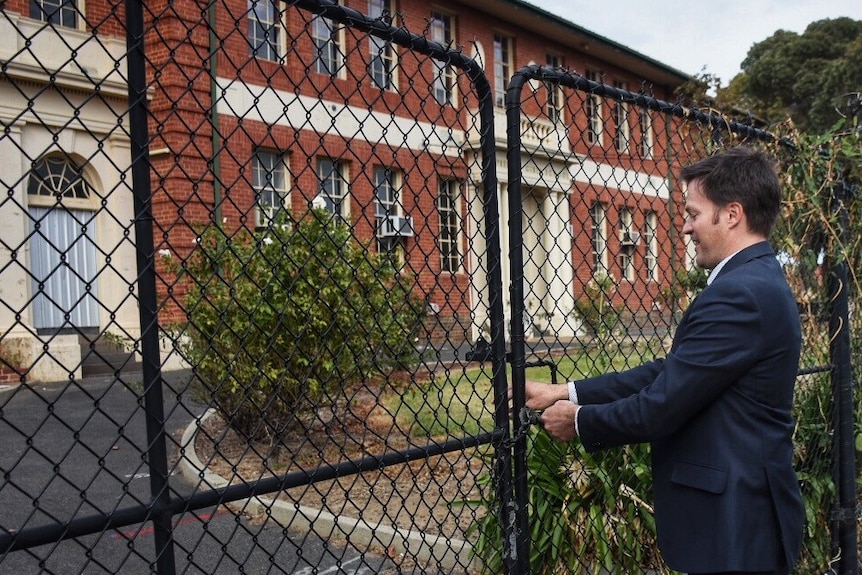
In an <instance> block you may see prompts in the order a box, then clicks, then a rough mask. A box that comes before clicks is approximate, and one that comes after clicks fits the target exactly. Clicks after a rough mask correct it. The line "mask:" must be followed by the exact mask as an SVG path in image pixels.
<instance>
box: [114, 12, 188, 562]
mask: <svg viewBox="0 0 862 575" xmlns="http://www.w3.org/2000/svg"><path fill="white" fill-rule="evenodd" d="M126 48H127V50H128V77H129V134H130V140H131V154H132V157H131V166H132V192H133V194H134V210H135V222H134V223H135V245H136V248H137V250H136V251H137V265H138V306H139V310H140V312H139V313H140V321H141V357H142V371H143V374H142V375H143V381H144V412H145V415H146V428H147V465H148V467H149V470H150V494H151V497H152V499H151V501H150V512H151V514H152V515H151V516H150V517H151V520H152V522H153V537H154V539H155V545H156V549H155V554H156V560H155V565H156V568H155V571H156V572H157V573H158V574H159V575H173V574H174V573H176V563H175V559H174V546H173V535H172V519H173V514H172V513H171V511H170V509H169V508H168V507H169V503H170V489H169V485H168V476H169V473H168V453H167V445H166V434H165V414H164V397H163V395H162V386H163V381H162V373H161V357H160V351H159V317H158V313H159V312H158V303H157V297H156V271H155V267H154V265H155V258H154V257H153V249H154V243H153V213H152V202H151V198H152V189H151V185H150V169H149V166H150V164H149V127H148V119H149V118H148V114H147V70H146V57H145V55H144V6H143V0H129V1H128V2H127V3H126Z"/></svg>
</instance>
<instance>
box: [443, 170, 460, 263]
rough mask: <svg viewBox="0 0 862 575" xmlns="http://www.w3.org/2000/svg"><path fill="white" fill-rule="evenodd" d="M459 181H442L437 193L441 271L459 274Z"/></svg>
mask: <svg viewBox="0 0 862 575" xmlns="http://www.w3.org/2000/svg"><path fill="white" fill-rule="evenodd" d="M459 188H460V184H459V182H458V181H457V180H447V179H441V180H440V183H439V186H438V193H437V214H438V215H439V217H440V236H439V238H438V240H437V243H438V247H439V249H440V258H441V265H440V267H441V270H442V271H444V272H452V273H454V272H457V271H458V270H459V269H460V268H461V250H460V249H459V247H458V231H459V230H460V227H461V224H460V217H459V215H458V190H459Z"/></svg>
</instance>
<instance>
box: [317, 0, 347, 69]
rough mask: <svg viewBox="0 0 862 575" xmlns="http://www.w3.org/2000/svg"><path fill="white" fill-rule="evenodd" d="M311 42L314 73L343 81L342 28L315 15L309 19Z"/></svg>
mask: <svg viewBox="0 0 862 575" xmlns="http://www.w3.org/2000/svg"><path fill="white" fill-rule="evenodd" d="M339 4H340V1H339ZM311 42H312V48H313V50H314V71H315V72H316V73H318V74H322V75H324V76H329V77H331V78H340V79H344V78H345V77H346V75H347V70H346V68H347V59H346V56H345V50H344V47H345V46H344V27H343V26H341V25H338V24H336V23H335V22H333V21H332V20H330V19H329V18H325V17H323V16H321V15H319V14H316V15H315V16H314V17H313V18H312V19H311ZM324 52H326V54H325V55H324ZM324 56H325V57H324ZM329 60H331V62H330V61H329Z"/></svg>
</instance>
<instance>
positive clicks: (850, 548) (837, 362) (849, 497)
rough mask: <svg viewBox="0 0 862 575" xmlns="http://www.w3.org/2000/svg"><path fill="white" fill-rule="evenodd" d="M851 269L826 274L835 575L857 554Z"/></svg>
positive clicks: (837, 200)
mask: <svg viewBox="0 0 862 575" xmlns="http://www.w3.org/2000/svg"><path fill="white" fill-rule="evenodd" d="M850 197H851V186H850V185H849V184H848V183H847V182H846V180H842V181H841V182H840V183H838V184H837V185H836V186H835V187H834V188H833V197H832V204H833V213H834V214H836V215H837V217H838V226H839V234H840V235H839V237H840V241H841V244H842V246H843V245H847V243H848V242H849V240H850V238H849V230H850V215H849V211H848V210H847V201H848V200H849V199H850ZM849 281H850V274H849V264H848V262H847V258H846V257H841V258H840V260H839V261H837V262H834V263H833V264H832V266H831V269H830V283H831V284H832V285H831V289H830V293H831V294H832V298H833V300H832V309H831V316H830V319H829V333H830V335H831V336H832V340H831V343H830V355H831V358H832V386H833V403H834V405H835V408H834V413H835V423H834V426H835V440H834V443H833V445H834V450H833V455H832V457H833V461H834V462H835V472H834V475H835V486H836V489H837V495H838V501H837V505H836V508H835V509H834V510H833V512H832V521H833V525H835V526H836V527H837V533H833V541H834V542H835V543H836V544H837V548H838V552H839V555H838V556H839V557H840V559H839V566H838V575H855V573H856V572H857V571H856V570H857V561H858V553H859V550H858V549H857V547H856V541H857V539H856V534H857V530H858V525H857V521H858V517H857V515H858V510H857V507H856V445H855V441H854V430H853V424H854V421H853V372H852V366H851V362H850V324H849V320H850V318H849V301H848V300H849V289H848V287H849V285H848V284H849Z"/></svg>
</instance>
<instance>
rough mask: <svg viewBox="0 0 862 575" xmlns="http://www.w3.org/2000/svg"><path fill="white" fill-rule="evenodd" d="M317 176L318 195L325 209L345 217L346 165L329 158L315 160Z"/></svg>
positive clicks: (346, 214)
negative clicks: (318, 183)
mask: <svg viewBox="0 0 862 575" xmlns="http://www.w3.org/2000/svg"><path fill="white" fill-rule="evenodd" d="M317 176H318V180H319V182H320V197H321V198H322V199H323V201H324V203H325V205H324V207H325V209H326V210H327V211H328V212H330V213H333V214H336V215H339V216H342V217H345V218H346V217H347V216H348V215H349V211H350V210H349V208H350V204H349V202H347V201H345V200H346V198H347V166H346V165H345V164H344V163H342V162H340V161H338V160H333V159H331V158H320V159H318V160H317Z"/></svg>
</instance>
